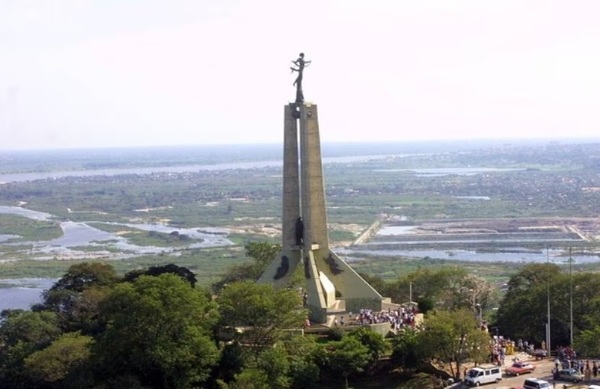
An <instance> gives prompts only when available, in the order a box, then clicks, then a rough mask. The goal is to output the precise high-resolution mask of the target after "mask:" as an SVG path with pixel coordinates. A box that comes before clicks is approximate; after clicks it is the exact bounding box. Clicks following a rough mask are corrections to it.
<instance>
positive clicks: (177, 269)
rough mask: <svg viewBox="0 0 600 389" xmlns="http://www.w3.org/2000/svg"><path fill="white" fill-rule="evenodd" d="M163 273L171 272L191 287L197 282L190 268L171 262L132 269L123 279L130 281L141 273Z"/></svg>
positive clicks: (155, 274)
mask: <svg viewBox="0 0 600 389" xmlns="http://www.w3.org/2000/svg"><path fill="white" fill-rule="evenodd" d="M165 273H171V274H175V275H177V276H179V277H181V279H182V280H184V281H187V282H189V283H190V285H191V286H192V288H193V287H195V286H196V283H197V282H198V280H197V279H196V275H195V274H194V273H193V272H192V271H191V270H190V269H188V268H187V267H183V266H177V265H175V264H173V263H170V264H168V265H162V266H151V267H150V268H149V269H148V270H132V271H130V272H129V273H127V274H125V276H124V277H123V281H127V282H132V281H135V280H136V279H138V278H139V277H140V276H142V275H146V276H159V275H161V274H165Z"/></svg>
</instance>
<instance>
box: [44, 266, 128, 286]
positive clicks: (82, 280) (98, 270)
mask: <svg viewBox="0 0 600 389" xmlns="http://www.w3.org/2000/svg"><path fill="white" fill-rule="evenodd" d="M118 279H119V277H118V276H117V273H116V272H115V269H114V268H113V267H112V266H111V265H109V264H106V263H102V262H84V263H78V264H75V265H71V267H69V270H68V271H67V273H66V274H65V275H64V276H62V277H61V278H60V279H59V280H58V281H56V283H55V284H54V285H53V286H52V288H50V291H55V290H63V289H66V290H72V291H74V292H82V291H83V290H84V289H86V288H88V287H90V286H92V285H96V286H106V285H112V284H114V283H116V282H117V281H118Z"/></svg>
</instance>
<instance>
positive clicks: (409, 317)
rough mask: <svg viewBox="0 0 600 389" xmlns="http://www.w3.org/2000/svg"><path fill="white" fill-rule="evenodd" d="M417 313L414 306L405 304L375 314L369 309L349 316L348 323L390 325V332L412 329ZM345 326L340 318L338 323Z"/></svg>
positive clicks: (342, 318)
mask: <svg viewBox="0 0 600 389" xmlns="http://www.w3.org/2000/svg"><path fill="white" fill-rule="evenodd" d="M417 313H418V309H417V306H416V305H412V304H407V305H401V306H400V307H398V308H396V309H391V308H390V309H388V310H387V311H380V312H375V311H373V310H371V309H366V308H364V309H360V310H359V312H358V313H357V314H356V315H352V314H350V316H349V317H350V322H349V323H348V324H352V325H361V326H362V325H369V324H378V323H390V325H391V330H392V331H395V332H396V331H399V330H401V329H403V328H408V327H411V328H412V327H414V326H415V318H416V315H417ZM336 324H339V325H345V324H346V323H345V322H344V317H343V316H342V317H341V318H340V321H339V323H336V322H334V326H335V325H336Z"/></svg>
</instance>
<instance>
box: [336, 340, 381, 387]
mask: <svg viewBox="0 0 600 389" xmlns="http://www.w3.org/2000/svg"><path fill="white" fill-rule="evenodd" d="M326 347H327V349H328V353H327V359H328V367H329V369H330V370H332V371H333V372H335V373H337V374H339V375H341V376H342V377H343V379H344V388H348V376H350V374H355V373H361V372H363V371H364V369H365V368H366V367H367V365H368V364H369V361H370V359H371V353H370V350H369V348H368V347H367V346H364V345H363V344H362V343H360V341H359V340H358V339H356V338H355V337H352V336H345V337H344V338H342V340H340V341H339V342H331V343H330V344H328V345H327V346H326Z"/></svg>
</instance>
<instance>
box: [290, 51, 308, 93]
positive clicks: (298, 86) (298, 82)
mask: <svg viewBox="0 0 600 389" xmlns="http://www.w3.org/2000/svg"><path fill="white" fill-rule="evenodd" d="M292 63H293V64H294V65H296V67H291V68H290V69H292V73H293V72H298V77H296V81H294V83H293V84H292V85H294V86H296V103H303V102H304V94H303V93H302V74H303V73H304V68H305V67H306V66H308V65H310V61H305V60H304V53H300V56H299V57H298V59H297V60H295V61H292Z"/></svg>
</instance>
